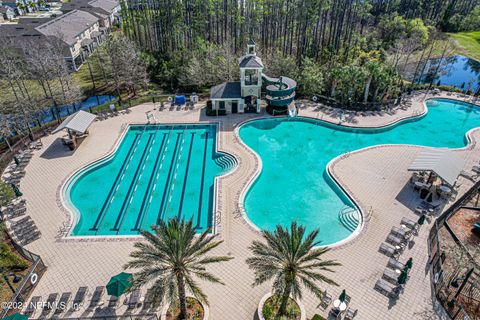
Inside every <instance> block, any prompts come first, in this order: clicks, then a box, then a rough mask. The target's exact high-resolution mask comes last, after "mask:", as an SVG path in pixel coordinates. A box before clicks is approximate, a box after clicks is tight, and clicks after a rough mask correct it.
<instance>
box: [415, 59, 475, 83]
mask: <svg viewBox="0 0 480 320" xmlns="http://www.w3.org/2000/svg"><path fill="white" fill-rule="evenodd" d="M439 64H440V67H439ZM438 67H439V71H438V73H437V74H435V71H436V70H437V68H438ZM424 70H425V71H424V73H423V74H421V75H420V76H418V77H417V81H420V82H421V83H430V82H431V81H432V79H433V84H436V85H438V84H439V82H440V85H446V86H454V87H457V88H461V89H464V90H467V89H468V88H471V89H472V90H474V91H477V90H478V89H479V86H480V84H479V83H480V62H478V61H476V60H473V59H470V58H467V57H464V56H460V55H458V56H453V57H448V58H443V59H431V60H428V61H427V62H426V65H425V68H424Z"/></svg>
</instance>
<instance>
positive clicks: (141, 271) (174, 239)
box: [125, 217, 233, 319]
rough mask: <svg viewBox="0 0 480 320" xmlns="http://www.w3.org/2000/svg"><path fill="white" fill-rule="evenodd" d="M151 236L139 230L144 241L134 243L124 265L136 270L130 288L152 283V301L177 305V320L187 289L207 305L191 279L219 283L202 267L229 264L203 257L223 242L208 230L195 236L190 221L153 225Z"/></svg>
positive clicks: (183, 312) (182, 311)
mask: <svg viewBox="0 0 480 320" xmlns="http://www.w3.org/2000/svg"><path fill="white" fill-rule="evenodd" d="M152 231H153V232H152V233H151V232H148V231H143V230H142V231H140V233H141V234H142V235H143V236H144V237H145V240H146V242H137V243H135V245H134V246H135V248H136V249H137V250H136V251H134V252H132V253H131V254H130V256H131V257H132V258H133V259H134V260H132V261H130V262H128V263H127V264H126V265H125V269H129V268H134V269H137V270H138V271H136V273H135V274H134V277H133V278H134V280H133V284H132V288H138V287H140V286H142V285H144V284H152V287H151V289H152V294H153V301H154V303H155V304H159V303H161V302H162V301H163V300H164V299H169V301H170V302H173V301H176V300H177V299H178V300H179V302H180V315H179V319H185V318H186V315H187V313H186V312H187V308H186V289H188V290H189V291H190V292H191V293H192V294H193V295H194V296H195V297H196V298H197V299H198V300H200V301H201V302H203V303H206V304H208V300H207V296H206V295H205V294H204V293H203V292H202V290H201V289H200V288H199V287H198V285H197V283H196V282H195V281H194V279H193V276H196V277H197V278H199V279H201V280H206V281H210V282H213V283H220V284H223V282H222V281H220V279H219V278H217V277H215V276H214V275H212V274H211V273H209V272H207V271H206V269H205V266H206V265H208V264H211V263H217V262H221V261H228V260H230V259H233V258H232V257H225V256H208V257H207V256H206V254H207V253H208V252H209V251H211V250H212V249H214V248H216V247H218V245H220V243H222V241H216V240H215V239H216V235H210V229H207V230H205V231H204V232H203V233H201V234H200V235H198V236H196V234H195V229H194V228H193V226H192V220H189V221H185V219H181V220H179V219H177V218H176V217H175V218H171V219H169V220H168V222H165V221H160V222H159V224H158V225H156V226H152Z"/></svg>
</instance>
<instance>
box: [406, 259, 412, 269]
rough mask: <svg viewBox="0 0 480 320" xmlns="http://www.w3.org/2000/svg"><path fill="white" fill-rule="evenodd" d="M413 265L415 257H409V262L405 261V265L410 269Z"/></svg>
mask: <svg viewBox="0 0 480 320" xmlns="http://www.w3.org/2000/svg"><path fill="white" fill-rule="evenodd" d="M412 266H413V259H412V258H410V259H408V261H407V263H405V267H407V268H408V269H412Z"/></svg>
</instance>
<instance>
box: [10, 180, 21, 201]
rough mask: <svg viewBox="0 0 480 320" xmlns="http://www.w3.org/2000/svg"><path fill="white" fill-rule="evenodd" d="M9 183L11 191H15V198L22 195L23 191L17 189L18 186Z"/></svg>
mask: <svg viewBox="0 0 480 320" xmlns="http://www.w3.org/2000/svg"><path fill="white" fill-rule="evenodd" d="M10 185H11V186H12V189H13V192H14V193H15V197H16V198H18V197H21V196H23V193H21V192H20V189H18V187H17V186H16V185H15V184H13V183H11V184H10Z"/></svg>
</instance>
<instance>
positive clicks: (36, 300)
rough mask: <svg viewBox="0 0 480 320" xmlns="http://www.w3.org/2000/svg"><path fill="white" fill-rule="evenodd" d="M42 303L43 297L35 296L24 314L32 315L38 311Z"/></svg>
mask: <svg viewBox="0 0 480 320" xmlns="http://www.w3.org/2000/svg"><path fill="white" fill-rule="evenodd" d="M41 301H42V297H40V296H35V297H32V299H30V302H29V303H28V304H27V307H26V308H25V311H24V312H23V313H24V314H26V315H31V314H33V313H34V312H35V310H37V307H38V305H39V304H40V302H41Z"/></svg>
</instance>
